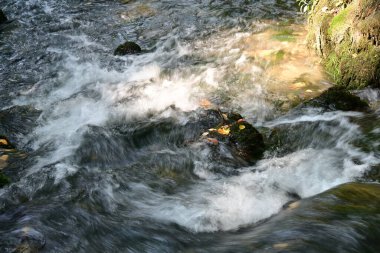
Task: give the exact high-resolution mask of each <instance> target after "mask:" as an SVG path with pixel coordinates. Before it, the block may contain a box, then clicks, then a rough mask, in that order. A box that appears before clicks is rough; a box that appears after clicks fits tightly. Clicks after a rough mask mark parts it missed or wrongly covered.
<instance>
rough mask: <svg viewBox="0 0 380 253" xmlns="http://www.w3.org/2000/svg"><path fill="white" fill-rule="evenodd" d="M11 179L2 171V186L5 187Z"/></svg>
mask: <svg viewBox="0 0 380 253" xmlns="http://www.w3.org/2000/svg"><path fill="white" fill-rule="evenodd" d="M10 182H11V181H10V180H9V178H8V177H7V176H5V175H4V174H3V172H1V171H0V188H3V187H4V186H6V185H7V184H9V183H10Z"/></svg>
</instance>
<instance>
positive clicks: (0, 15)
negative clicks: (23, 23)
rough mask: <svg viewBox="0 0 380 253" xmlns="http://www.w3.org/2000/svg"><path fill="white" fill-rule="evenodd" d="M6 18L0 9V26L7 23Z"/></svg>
mask: <svg viewBox="0 0 380 253" xmlns="http://www.w3.org/2000/svg"><path fill="white" fill-rule="evenodd" d="M7 20H8V19H7V17H6V16H5V14H4V12H3V11H2V10H1V9H0V24H1V23H4V22H5V21H7Z"/></svg>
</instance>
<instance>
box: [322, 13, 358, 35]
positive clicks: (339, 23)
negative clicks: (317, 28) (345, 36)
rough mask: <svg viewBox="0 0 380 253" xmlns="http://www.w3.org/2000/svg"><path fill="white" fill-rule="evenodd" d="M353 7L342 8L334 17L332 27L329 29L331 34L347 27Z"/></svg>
mask: <svg viewBox="0 0 380 253" xmlns="http://www.w3.org/2000/svg"><path fill="white" fill-rule="evenodd" d="M351 9H352V8H351V7H347V8H345V9H343V10H341V11H340V12H339V13H338V14H337V15H336V16H335V17H333V19H332V20H331V23H330V27H329V29H328V33H329V34H330V35H332V34H334V32H336V31H341V30H343V29H345V27H346V26H347V25H348V24H347V18H348V17H349V14H350V13H351Z"/></svg>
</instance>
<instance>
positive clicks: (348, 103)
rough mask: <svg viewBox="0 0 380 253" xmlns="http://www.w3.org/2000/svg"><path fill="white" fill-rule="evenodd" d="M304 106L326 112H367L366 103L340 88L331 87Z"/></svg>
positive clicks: (367, 106)
mask: <svg viewBox="0 0 380 253" xmlns="http://www.w3.org/2000/svg"><path fill="white" fill-rule="evenodd" d="M304 105H306V106H313V107H322V108H325V109H327V110H341V111H367V110H368V109H369V105H368V103H366V102H365V101H363V100H361V99H360V98H359V97H357V96H355V95H353V94H351V93H350V92H348V91H347V90H345V89H343V88H340V87H332V88H330V89H328V90H326V91H325V92H323V93H322V94H321V95H320V96H318V97H316V98H314V99H312V100H310V101H308V102H306V103H305V104H304Z"/></svg>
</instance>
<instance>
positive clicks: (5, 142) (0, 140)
mask: <svg viewBox="0 0 380 253" xmlns="http://www.w3.org/2000/svg"><path fill="white" fill-rule="evenodd" d="M0 144H2V145H8V142H7V140H6V139H0Z"/></svg>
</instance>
